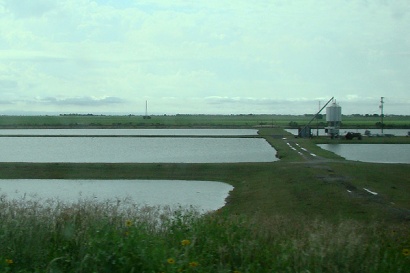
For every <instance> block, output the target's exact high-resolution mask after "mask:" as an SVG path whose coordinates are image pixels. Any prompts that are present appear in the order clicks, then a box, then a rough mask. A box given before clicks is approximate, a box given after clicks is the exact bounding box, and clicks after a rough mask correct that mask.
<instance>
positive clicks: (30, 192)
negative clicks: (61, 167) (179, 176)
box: [0, 179, 233, 212]
mask: <svg viewBox="0 0 410 273" xmlns="http://www.w3.org/2000/svg"><path fill="white" fill-rule="evenodd" d="M231 190H233V187H232V186H231V185H229V184H226V183H222V182H211V181H184V180H49V179H5V180H0V195H6V198H9V199H17V200H25V201H29V200H43V201H46V200H47V199H53V200H57V201H61V202H65V203H76V202H79V201H95V202H113V203H117V202H118V201H120V200H127V203H133V204H138V205H147V206H161V207H164V206H170V207H180V206H181V207H194V208H195V209H198V210H199V211H200V212H205V211H211V210H217V209H219V208H221V207H223V206H224V205H225V199H226V197H227V196H228V193H229V192H230V191H231Z"/></svg>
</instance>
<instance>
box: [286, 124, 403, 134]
mask: <svg viewBox="0 0 410 273" xmlns="http://www.w3.org/2000/svg"><path fill="white" fill-rule="evenodd" d="M313 126H314V125H313ZM366 130H367V129H357V128H356V129H353V128H351V129H346V128H342V129H340V135H341V136H345V135H346V134H347V133H348V132H353V133H361V134H362V135H365V134H364V133H365V132H366ZM285 131H286V132H288V133H291V134H292V135H297V134H298V129H285ZM369 131H370V134H372V135H377V134H381V129H370V130H369ZM409 131H410V130H409V129H384V130H383V134H391V135H395V136H407V134H408V132H409ZM317 132H319V136H327V133H326V132H325V129H319V131H317V129H316V128H313V127H312V134H313V135H314V136H316V135H317Z"/></svg>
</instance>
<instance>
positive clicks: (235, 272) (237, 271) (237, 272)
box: [233, 270, 241, 273]
mask: <svg viewBox="0 0 410 273" xmlns="http://www.w3.org/2000/svg"><path fill="white" fill-rule="evenodd" d="M233 273H241V271H239V270H235V271H234V272H233Z"/></svg>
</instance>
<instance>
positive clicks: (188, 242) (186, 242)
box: [181, 240, 191, 246]
mask: <svg viewBox="0 0 410 273" xmlns="http://www.w3.org/2000/svg"><path fill="white" fill-rule="evenodd" d="M190 244H191V242H190V241H189V240H182V241H181V245H183V246H188V245H190Z"/></svg>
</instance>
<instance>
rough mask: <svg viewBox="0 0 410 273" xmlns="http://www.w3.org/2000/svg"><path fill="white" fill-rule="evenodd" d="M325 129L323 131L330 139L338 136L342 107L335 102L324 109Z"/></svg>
mask: <svg viewBox="0 0 410 273" xmlns="http://www.w3.org/2000/svg"><path fill="white" fill-rule="evenodd" d="M326 122H327V127H325V131H326V133H327V134H328V135H330V137H331V138H334V137H338V136H339V129H340V124H341V123H342V107H340V106H339V105H338V104H337V103H336V102H333V103H332V105H330V106H329V107H327V108H326Z"/></svg>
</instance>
